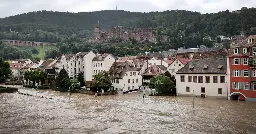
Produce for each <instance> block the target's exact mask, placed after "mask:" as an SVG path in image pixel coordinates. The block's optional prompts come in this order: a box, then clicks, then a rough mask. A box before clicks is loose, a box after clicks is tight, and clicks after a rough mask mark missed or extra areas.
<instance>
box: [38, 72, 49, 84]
mask: <svg viewBox="0 0 256 134" xmlns="http://www.w3.org/2000/svg"><path fill="white" fill-rule="evenodd" d="M39 80H40V81H41V85H44V84H45V81H46V80H47V74H46V73H45V72H43V71H40V73H39Z"/></svg>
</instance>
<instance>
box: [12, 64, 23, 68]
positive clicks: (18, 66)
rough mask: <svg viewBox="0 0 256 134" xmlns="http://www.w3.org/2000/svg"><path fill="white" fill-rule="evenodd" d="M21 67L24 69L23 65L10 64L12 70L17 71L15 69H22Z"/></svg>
mask: <svg viewBox="0 0 256 134" xmlns="http://www.w3.org/2000/svg"><path fill="white" fill-rule="evenodd" d="M21 67H22V64H21V63H10V68H11V69H15V68H18V69H20V68H21Z"/></svg>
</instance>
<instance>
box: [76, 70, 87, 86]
mask: <svg viewBox="0 0 256 134" xmlns="http://www.w3.org/2000/svg"><path fill="white" fill-rule="evenodd" d="M77 80H78V81H79V82H80V87H83V86H85V81H84V73H82V72H81V73H79V74H78V77H77Z"/></svg>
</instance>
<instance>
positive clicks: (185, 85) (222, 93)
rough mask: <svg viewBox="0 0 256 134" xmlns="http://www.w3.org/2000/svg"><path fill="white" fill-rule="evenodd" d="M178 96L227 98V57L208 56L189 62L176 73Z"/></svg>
mask: <svg viewBox="0 0 256 134" xmlns="http://www.w3.org/2000/svg"><path fill="white" fill-rule="evenodd" d="M175 78H176V90H177V95H178V96H182V95H184V96H202V97H208V96H209V97H210V96H212V97H222V98H227V95H228V84H227V60H226V58H214V57H213V58H206V59H197V60H193V61H190V62H188V63H187V64H186V65H185V66H184V67H183V68H181V69H180V70H179V71H178V72H177V73H176V76H175Z"/></svg>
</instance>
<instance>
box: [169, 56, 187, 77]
mask: <svg viewBox="0 0 256 134" xmlns="http://www.w3.org/2000/svg"><path fill="white" fill-rule="evenodd" d="M183 67H184V65H183V64H182V63H181V62H180V61H179V60H178V59H176V60H175V61H174V62H173V63H172V64H171V65H170V66H169V67H168V68H167V71H169V73H170V74H171V75H176V73H177V72H178V71H179V70H180V69H181V68H183Z"/></svg>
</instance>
